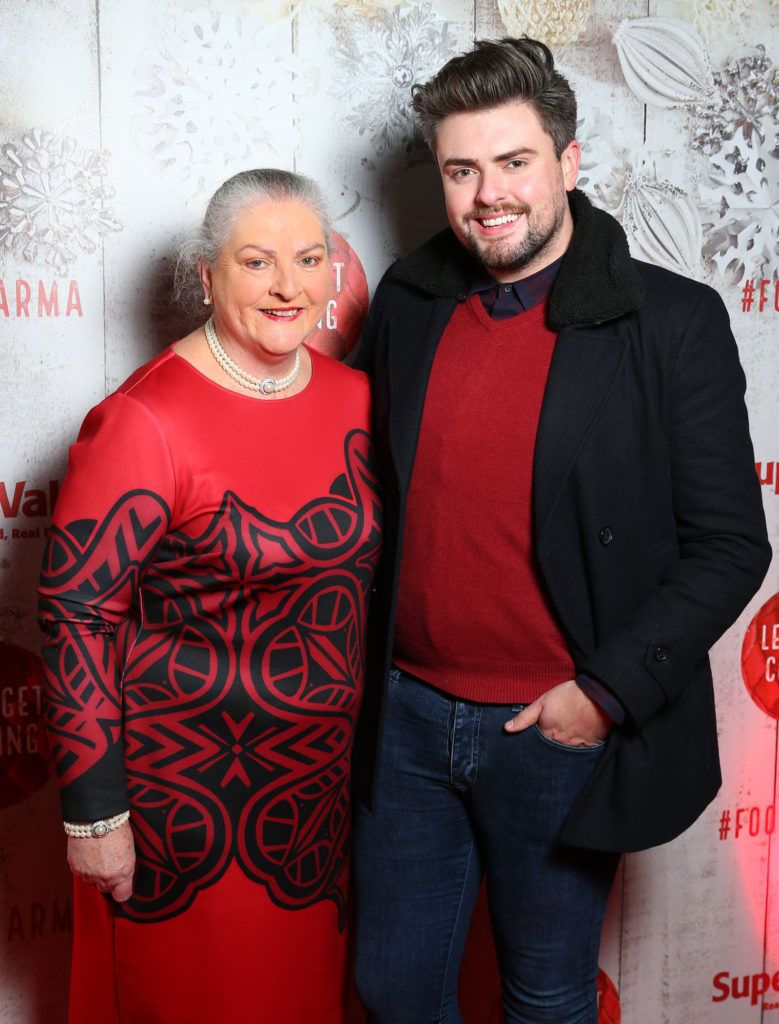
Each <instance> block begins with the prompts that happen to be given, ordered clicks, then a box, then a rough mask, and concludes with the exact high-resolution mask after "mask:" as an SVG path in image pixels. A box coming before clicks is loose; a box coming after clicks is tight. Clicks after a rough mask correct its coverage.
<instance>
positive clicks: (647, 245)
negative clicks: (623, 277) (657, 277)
mask: <svg viewBox="0 0 779 1024" xmlns="http://www.w3.org/2000/svg"><path fill="white" fill-rule="evenodd" d="M623 219H624V224H625V227H626V228H627V232H628V235H629V237H630V241H631V246H630V248H631V252H632V253H633V255H634V256H636V257H638V258H639V259H645V260H648V261H649V262H650V263H654V264H655V265H656V266H658V267H665V268H666V269H667V270H673V271H675V272H676V273H678V274H685V275H688V276H689V275H690V274H694V273H695V272H696V270H697V268H698V266H699V264H700V256H701V242H702V237H701V224H700V217H699V215H698V212H697V210H696V208H695V205H694V204H693V203H692V201H691V200H690V198H689V197H688V196H687V195H685V193H684V192H682V190H681V189H679V188H676V187H675V186H674V185H670V184H669V183H668V182H660V181H656V180H653V179H652V178H649V177H647V176H645V175H642V174H639V175H635V176H634V175H632V174H630V175H629V176H628V180H627V184H626V188H625V204H624V215H623Z"/></svg>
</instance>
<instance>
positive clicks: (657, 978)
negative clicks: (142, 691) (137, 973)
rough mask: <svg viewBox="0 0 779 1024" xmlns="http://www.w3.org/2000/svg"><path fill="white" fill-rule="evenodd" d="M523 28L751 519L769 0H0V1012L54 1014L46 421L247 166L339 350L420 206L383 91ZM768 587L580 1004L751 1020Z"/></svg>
mask: <svg viewBox="0 0 779 1024" xmlns="http://www.w3.org/2000/svg"><path fill="white" fill-rule="evenodd" d="M523 32H527V33H528V34H530V35H533V36H535V37H537V38H540V39H543V40H545V41H546V42H548V43H549V44H550V45H551V46H552V47H553V49H554V50H555V52H556V54H557V56H558V61H559V64H560V66H561V68H562V70H563V71H564V72H565V73H566V74H567V75H568V76H569V78H570V80H571V82H572V84H573V85H574V86H575V88H576V90H577V93H578V97H579V103H580V118H581V123H580V128H579V138H580V140H581V143H582V148H583V161H582V170H581V176H580V182H579V183H580V186H581V187H582V188H583V189H584V191H585V192H586V193H587V194H588V195H589V196H590V197H591V199H592V200H593V201H594V202H595V203H596V204H597V205H598V206H601V207H603V208H604V209H606V210H608V211H609V212H611V213H613V214H614V215H615V216H616V217H617V218H618V219H619V220H620V221H621V222H622V224H623V226H624V227H625V229H626V231H627V234H628V237H629V240H630V245H631V249H632V252H633V254H634V255H635V256H637V257H639V258H641V259H644V260H648V261H650V262H653V263H657V264H659V265H661V266H664V267H668V268H670V269H671V270H674V271H677V272H679V273H681V274H684V275H686V276H688V277H692V278H696V279H698V280H702V281H706V282H708V283H710V284H711V285H713V286H714V287H715V288H717V289H718V290H719V291H720V293H721V294H722V296H723V298H724V299H725V302H726V303H727V306H728V309H729V310H730V314H731V318H732V323H733V329H734V333H735V335H736V338H737V340H738V343H739V347H740V351H741V357H742V362H743V364H744V368H745V370H746V375H747V380H748V403H749V410H750V418H751V424H752V433H753V438H754V443H755V457H756V460H757V467H756V468H757V472H758V474H759V476H760V480H761V483H762V484H763V495H764V500H765V508H766V514H767V517H768V521H769V527H770V530H771V534H772V537H773V539H774V542H777V541H779V430H777V423H778V419H777V399H778V398H779V358H777V329H776V328H777V323H779V316H778V315H777V314H779V283H777V277H778V274H777V271H778V270H779V261H778V259H777V227H779V199H778V195H777V191H778V190H777V181H778V175H777V171H778V170H779V119H778V114H777V105H778V103H779V78H778V72H777V64H776V62H777V61H779V5H777V4H776V2H775V0H774V2H771V0H678V2H674V0H558V2H555V3H544V2H540V0H521V2H520V0H431V2H422V3H418V2H408V0H328V2H326V0H223V2H222V3H220V4H216V3H212V4H210V5H209V2H208V0H202V2H194V0H133V2H132V3H128V2H122V0H2V2H0V67H1V68H2V81H3V87H2V93H3V103H2V109H1V111H0V117H2V123H1V124H0V352H1V354H2V360H1V361H0V366H1V367H2V369H1V371H0V372H2V375H3V391H2V400H1V401H0V423H1V424H2V438H3V441H2V458H1V459H0V1022H2V1024H33V1022H35V1024H59V1022H61V1021H64V1015H65V1000H66V988H67V968H68V955H69V942H70V930H71V907H70V898H69V878H68V873H67V869H66V867H65V863H64V853H65V843H64V837H63V835H62V831H61V827H60V825H59V814H58V807H57V802H56V796H55V792H54V787H53V784H52V782H51V780H50V778H49V774H48V768H47V760H46V753H45V741H44V737H43V733H42V728H41V725H40V710H41V669H40V659H39V655H38V650H39V642H38V636H37V629H36V623H35V586H36V579H37V574H38V566H39V562H40V558H41V552H42V546H43V544H44V539H45V533H46V527H47V524H48V523H49V517H50V512H51V508H52V505H53V503H54V501H55V499H56V495H57V489H58V486H59V483H60V481H61V479H62V475H63V471H64V468H65V465H66V457H67V447H68V444H69V443H70V442H71V440H72V439H73V438H74V436H75V434H76V432H77V430H78V427H79V424H80V422H81V420H82V418H83V416H84V414H85V412H86V411H87V409H88V408H89V407H90V406H92V405H93V404H94V403H96V402H97V401H99V400H100V399H101V398H103V397H104V396H105V395H106V394H107V393H108V392H110V391H111V390H112V389H113V388H115V387H116V386H117V385H118V384H119V383H120V382H121V381H122V380H123V379H124V378H125V377H126V376H127V375H128V374H129V373H130V372H131V371H132V370H133V369H134V367H136V366H137V365H139V364H140V363H142V362H144V361H145V360H147V359H149V358H150V357H152V356H153V355H155V354H156V353H157V352H159V351H160V349H161V347H162V346H164V345H166V344H167V343H169V342H170V341H172V340H173V339H175V338H176V337H178V336H180V334H181V332H182V331H183V330H184V325H183V324H182V322H181V320H180V318H179V317H178V315H177V313H176V311H175V309H174V308H173V306H172V303H171V300H170V274H171V257H172V253H173V251H174V248H175V243H176V241H177V239H178V238H179V237H180V236H181V234H182V232H183V231H185V230H186V229H188V228H189V227H191V226H192V225H193V224H194V223H195V222H196V221H197V220H198V219H199V218H200V216H201V215H202V213H203V210H204V206H205V202H206V200H207V198H208V197H209V195H210V194H211V192H212V191H213V190H214V188H215V187H216V186H217V185H218V184H219V183H220V182H221V181H223V180H224V179H225V178H226V177H228V176H229V175H230V174H233V173H234V172H236V171H239V170H242V169H244V168H247V167H252V166H277V167H284V168H292V169H295V170H299V171H303V172H305V173H306V174H310V175H312V176H313V177H314V178H316V179H317V180H318V181H319V182H320V183H321V184H322V186H323V187H324V190H325V192H326V194H327V197H328V199H329V202H330V205H331V208H332V212H333V216H334V223H335V228H336V229H337V232H338V236H337V238H336V241H337V250H336V257H335V260H334V267H333V286H334V295H333V300H332V302H331V304H330V306H329V308H328V313H327V316H326V318H325V320H324V322H323V324H322V327H321V331H320V333H319V335H318V338H317V344H319V345H320V346H321V347H323V348H325V349H326V350H327V351H330V352H333V353H335V354H337V355H339V356H342V355H344V354H345V353H346V352H347V351H348V350H349V348H350V347H351V346H352V345H353V344H354V342H355V339H356V337H357V335H358V333H359V324H360V321H361V318H362V316H363V315H364V312H365V308H366V305H367V298H368V292H369V290H370V291H372V290H373V288H374V287H375V285H376V283H377V281H378V278H379V276H380V275H381V273H382V271H383V270H384V269H385V268H386V267H387V265H388V264H389V263H390V261H391V260H392V259H393V258H395V257H396V256H397V255H399V254H402V253H405V252H407V251H408V250H409V249H410V248H412V247H413V246H414V245H416V244H418V243H419V242H421V241H422V240H423V239H425V238H426V237H427V236H428V235H430V234H431V233H433V232H434V231H436V230H438V229H439V228H440V227H441V226H443V224H444V215H443V208H442V204H441V200H440V195H439V191H440V189H439V185H438V180H437V172H436V171H435V168H434V167H433V165H432V163H431V161H430V158H429V156H428V154H427V153H426V152H425V150H424V148H423V146H422V145H421V143H420V141H419V139H418V138H417V136H416V134H415V131H414V128H413V124H412V121H411V118H410V114H409V99H410V89H411V86H412V85H413V83H414V82H417V81H424V80H425V79H426V78H427V77H429V75H430V74H431V73H432V72H433V71H435V70H436V69H437V68H438V67H440V65H441V64H443V63H444V61H445V60H446V59H447V58H448V57H450V56H452V55H454V54H455V53H457V52H459V51H462V50H464V49H467V48H469V47H470V45H471V43H472V41H473V40H474V38H480V37H498V36H501V35H504V34H506V33H511V34H520V33H523ZM778 591H779V573H777V569H776V563H775V565H774V567H773V568H772V570H771V572H770V574H769V577H768V579H767V580H766V582H765V584H764V585H763V588H762V589H761V591H760V593H759V594H758V595H757V596H756V597H755V598H754V600H753V601H752V603H751V604H750V606H749V607H748V608H747V609H746V610H745V611H744V613H743V615H742V616H741V617H740V619H739V620H738V622H736V623H735V625H734V626H733V627H732V629H730V631H729V632H728V633H727V635H726V636H725V637H724V638H723V639H722V640H721V641H720V643H719V644H718V645H717V646H716V648H715V650H714V651H713V665H714V671H715V680H716V687H717V694H718V710H719V722H720V734H721V735H720V739H721V750H722V762H723V771H724V778H725V783H724V786H723V788H722V790H721V792H720V794H719V796H718V797H717V799H716V800H715V801H714V803H713V804H712V805H711V807H710V808H709V809H708V810H707V812H706V813H705V814H704V815H703V817H702V818H701V819H700V820H699V821H698V823H697V824H696V825H695V826H694V827H693V828H692V829H690V831H689V832H688V833H687V834H686V835H684V836H683V837H682V838H680V839H678V840H677V841H675V842H673V843H671V844H669V845H667V846H664V847H661V848H659V849H656V850H652V851H649V852H646V853H641V854H635V855H631V856H629V857H627V858H626V859H625V861H624V866H623V868H622V869H621V872H620V876H619V878H618V883H617V886H616V888H615V892H614V895H613V899H612V902H611V906H610V911H609V917H608V922H607V929H606V935H605V938H604V942H603V948H602V951H601V966H602V969H603V973H602V977H601V982H602V989H603V998H602V1006H601V1020H602V1024H606V1022H609V1024H616V1022H617V1021H619V1020H620V1019H621V1020H622V1021H623V1022H624V1024H763V1022H764V1024H770V1022H771V1021H776V1022H777V1024H779V833H778V832H777V826H776V785H777V754H778V749H779V747H778V740H779V592H778ZM684 782H685V780H684V779H683V778H680V780H679V785H680V786H681V785H684ZM490 957H491V951H490V946H489V931H488V928H487V926H486V922H485V920H484V917H483V915H479V916H478V917H477V920H476V922H475V926H474V931H473V933H472V935H471V941H470V946H469V960H468V967H467V970H466V976H465V978H464V981H463V998H464V1002H465V1005H466V1010H467V1014H468V1020H469V1024H487V1022H498V1021H499V1020H500V1014H499V1011H498V1010H497V1002H496V1000H497V995H496V989H495V986H494V984H493V979H494V967H493V966H492V964H491V959H490ZM354 1019H355V1020H358V1019H359V1016H358V1015H355V1018H354Z"/></svg>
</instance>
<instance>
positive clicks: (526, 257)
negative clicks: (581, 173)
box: [464, 200, 567, 271]
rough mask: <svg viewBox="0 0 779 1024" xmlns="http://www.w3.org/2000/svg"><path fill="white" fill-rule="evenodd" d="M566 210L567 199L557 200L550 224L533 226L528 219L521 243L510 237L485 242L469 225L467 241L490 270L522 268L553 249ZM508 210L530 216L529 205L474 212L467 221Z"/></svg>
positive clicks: (498, 214) (505, 212) (479, 259)
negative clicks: (549, 249) (474, 233)
mask: <svg viewBox="0 0 779 1024" xmlns="http://www.w3.org/2000/svg"><path fill="white" fill-rule="evenodd" d="M566 209H567V202H566V201H565V200H563V202H560V203H557V202H556V203H555V206H554V210H553V219H552V223H551V224H536V225H533V224H531V223H530V220H529V219H528V225H527V229H526V231H525V235H524V237H523V238H522V239H520V240H519V241H518V242H515V241H512V240H511V239H506V240H505V241H503V240H501V239H496V240H495V241H494V242H491V241H489V240H484V241H483V240H481V239H477V238H476V237H475V236H474V235H473V233H472V232H471V230H470V227H468V228H467V230H466V234H465V238H464V241H465V244H466V246H467V248H468V250H469V251H470V252H471V254H472V255H473V256H475V257H476V259H477V260H478V261H479V262H480V263H481V264H482V265H483V266H484V267H486V269H487V270H500V271H512V270H522V269H523V268H524V267H527V266H529V265H530V264H532V263H535V262H536V261H537V260H539V259H540V257H542V256H543V254H544V252H545V251H546V250H547V249H548V248H551V246H552V244H553V243H554V241H555V239H556V238H557V235H558V234H559V232H560V229H561V228H562V226H563V224H564V222H565V211H566ZM507 213H517V214H520V215H525V216H528V218H529V215H530V208H529V207H527V206H524V207H510V208H503V209H501V210H499V211H498V210H489V211H474V212H473V213H471V214H469V215H468V217H467V221H471V220H475V219H476V218H477V217H500V216H503V215H505V214H507Z"/></svg>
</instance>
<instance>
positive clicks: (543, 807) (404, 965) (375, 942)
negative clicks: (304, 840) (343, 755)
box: [354, 669, 619, 1024]
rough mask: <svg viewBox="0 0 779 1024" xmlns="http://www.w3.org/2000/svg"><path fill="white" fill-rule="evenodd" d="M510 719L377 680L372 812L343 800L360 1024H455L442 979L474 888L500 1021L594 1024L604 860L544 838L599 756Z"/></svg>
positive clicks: (450, 984) (405, 679)
mask: <svg viewBox="0 0 779 1024" xmlns="http://www.w3.org/2000/svg"><path fill="white" fill-rule="evenodd" d="M519 709H520V705H515V706H514V707H511V706H507V705H494V704H473V703H471V702H469V701H463V700H456V699H454V698H451V697H448V696H447V695H446V694H444V693H441V692H440V691H438V690H435V689H433V688H432V687H430V686H427V685H426V684H424V683H422V682H420V681H419V680H416V679H414V678H412V677H410V676H408V675H406V674H404V673H402V672H400V671H398V670H397V669H394V670H393V671H392V673H391V675H390V682H389V694H388V698H387V706H386V711H385V721H384V741H383V746H382V753H381V766H380V776H379V789H378V794H377V798H376V804H375V807H374V812H373V813H371V812H370V811H368V809H367V808H366V807H365V806H364V805H362V804H361V803H359V802H358V803H357V807H356V820H355V837H354V842H355V848H354V870H355V882H356V911H357V936H356V944H357V962H356V978H357V988H358V991H359V993H360V996H361V998H362V1000H363V1002H364V1003H365V1006H366V1008H367V1009H368V1015H369V1019H370V1020H371V1021H372V1022H373V1024H459V1022H461V1021H462V1017H461V1016H460V1011H459V1009H458V1007H457V996H456V988H457V975H458V972H459V968H460V960H461V958H462V953H463V947H464V945H465V938H466V934H467V931H468V925H469V921H470V917H471V912H472V910H473V905H474V901H475V899H476V894H477V892H478V889H479V884H480V881H481V877H482V874H483V873H486V878H487V897H488V901H489V908H490V917H491V920H492V929H493V933H494V936H495V945H496V948H497V953H498V962H499V966H500V973H501V980H502V999H503V1008H504V1013H505V1016H506V1020H507V1022H510V1024H538V1022H544V1024H550V1022H554V1024H597V1008H596V1007H597V1004H596V999H597V997H596V978H597V974H598V949H599V944H600V934H601V928H602V925H603V916H604V913H605V909H606V901H607V898H608V894H609V889H610V887H611V883H612V881H613V878H614V873H615V871H616V868H617V863H618V861H619V856H618V855H617V854H611V853H601V852H593V851H587V850H576V849H572V848H570V847H564V846H562V845H561V844H559V843H558V842H557V835H558V834H559V831H560V828H561V826H562V824H563V822H564V821H565V818H566V816H567V814H568V812H569V810H570V808H571V806H572V804H573V802H574V800H575V799H576V796H577V794H578V793H579V791H580V790H581V788H582V786H583V785H584V784H585V783H586V781H587V779H588V778H589V776H590V774H591V773H592V771H593V769H594V767H595V765H596V764H597V763H598V760H599V758H600V757H601V754H602V752H603V744H600V745H598V746H595V747H569V746H565V745H563V744H560V743H557V742H556V741H554V740H551V739H549V738H548V737H546V736H544V734H543V733H542V732H541V731H540V730H539V729H538V728H537V727H531V728H529V729H527V730H526V731H524V732H522V733H515V734H508V733H505V732H504V731H503V728H502V727H503V723H504V722H505V721H507V719H508V718H510V717H511V716H512V714H514V713H516V712H517V711H518V710H519Z"/></svg>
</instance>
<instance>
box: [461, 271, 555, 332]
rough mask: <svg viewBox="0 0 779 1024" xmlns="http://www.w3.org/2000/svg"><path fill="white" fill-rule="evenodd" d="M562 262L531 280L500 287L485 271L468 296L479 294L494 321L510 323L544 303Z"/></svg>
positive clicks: (533, 275)
mask: <svg viewBox="0 0 779 1024" xmlns="http://www.w3.org/2000/svg"><path fill="white" fill-rule="evenodd" d="M562 262H563V257H562V256H561V257H560V258H559V259H556V260H555V261H554V263H550V264H549V266H548V267H544V268H543V270H538V271H536V273H535V274H531V275H530V277H524V278H523V279H522V280H521V281H511V282H509V283H508V284H501V283H500V282H499V281H496V280H495V278H494V277H490V275H489V274H488V273H487V272H486V270H485V271H482V272H481V273H480V274H479V275H478V276H477V277H476V278H475V279H474V281H473V284H472V285H471V290H470V291H469V293H468V295H469V296H471V295H476V294H477V293H478V295H479V297H480V299H481V301H482V302H483V303H484V308H485V309H486V310H487V312H488V313H489V315H490V316H491V317H492V319H493V320H508V318H509V317H512V316H517V314H519V313H523V312H525V311H526V310H528V309H532V308H533V306H537V305H538V303H539V302H544V300H545V299H546V297H547V296H548V295H549V292H550V291H551V290H552V285H553V284H554V283H555V278H556V277H557V271H558V270H559V269H560V264H561V263H562Z"/></svg>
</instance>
